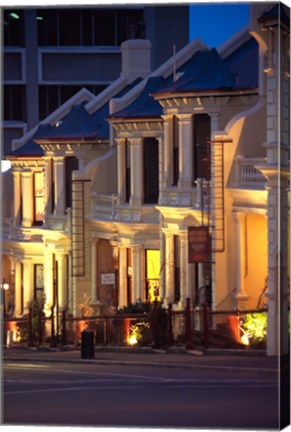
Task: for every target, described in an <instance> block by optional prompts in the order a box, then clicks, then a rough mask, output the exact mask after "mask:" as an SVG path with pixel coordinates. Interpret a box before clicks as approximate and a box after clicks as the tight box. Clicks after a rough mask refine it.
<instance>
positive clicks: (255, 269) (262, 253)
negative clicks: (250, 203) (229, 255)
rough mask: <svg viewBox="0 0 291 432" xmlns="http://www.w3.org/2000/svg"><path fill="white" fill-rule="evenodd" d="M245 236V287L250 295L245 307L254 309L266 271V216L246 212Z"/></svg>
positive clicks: (262, 288)
mask: <svg viewBox="0 0 291 432" xmlns="http://www.w3.org/2000/svg"><path fill="white" fill-rule="evenodd" d="M246 237H247V241H246V244H247V249H246V269H245V275H246V276H245V289H246V292H247V294H248V295H249V296H250V299H249V301H248V303H247V308H248V309H255V308H256V307H257V305H258V301H259V297H260V295H261V294H262V292H263V290H264V288H265V284H266V278H267V273H268V268H267V265H268V238H267V218H266V217H265V216H262V215H253V214H248V215H247V219H246ZM265 300H266V298H265Z"/></svg>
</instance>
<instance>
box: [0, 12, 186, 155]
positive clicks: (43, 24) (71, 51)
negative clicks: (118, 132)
mask: <svg viewBox="0 0 291 432" xmlns="http://www.w3.org/2000/svg"><path fill="white" fill-rule="evenodd" d="M1 13H2V21H1V27H2V30H3V45H4V46H3V58H2V60H3V63H2V64H3V82H4V86H3V95H4V109H3V116H2V117H3V118H2V120H3V121H4V124H3V132H4V134H3V142H2V143H1V148H2V152H3V153H4V154H5V153H6V152H7V151H9V150H11V143H12V141H13V139H17V138H19V137H21V136H22V135H23V134H24V133H25V132H27V131H28V130H30V129H32V128H33V127H34V126H36V125H37V124H38V123H39V121H41V120H43V119H44V118H46V117H47V116H48V115H49V114H51V113H52V112H53V111H55V110H56V109H57V108H58V107H59V106H60V105H62V104H63V103H64V102H65V101H66V100H67V99H69V98H70V97H71V96H73V95H74V94H75V93H76V92H77V91H78V90H80V89H81V88H83V87H85V88H87V89H88V90H89V91H90V92H92V93H93V94H95V95H97V94H98V93H100V92H101V91H102V90H104V88H106V87H107V86H108V85H109V84H111V83H112V82H113V81H114V80H115V79H116V78H118V76H119V74H120V70H121V50H120V45H121V43H122V42H124V41H125V40H126V39H135V38H140V37H141V38H144V37H145V38H147V39H148V40H149V41H150V42H151V43H152V46H153V50H152V54H151V60H152V68H153V69H155V68H156V67H158V66H159V65H160V64H161V63H163V62H164V61H165V60H166V59H167V58H168V57H170V56H171V55H172V52H173V45H175V46H176V49H180V48H182V47H183V46H185V45H186V44H187V43H188V41H189V23H188V6H187V5H183V6H175V5H173V6H171V5H166V6H150V5H149V6H142V5H141V6H139V5H127V6H124V7H122V6H120V7H119V6H114V7H113V6H112V7H104V6H103V7H94V8H92V7H89V6H86V7H78V8H73V7H63V8H57V9H56V8H51V7H39V8H38V9H36V8H32V7H26V8H20V7H19V8H9V7H5V8H2V9H1ZM164 34H167V37H166V38H165V37H163V35H164Z"/></svg>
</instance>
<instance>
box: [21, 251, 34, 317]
mask: <svg viewBox="0 0 291 432" xmlns="http://www.w3.org/2000/svg"><path fill="white" fill-rule="evenodd" d="M23 264H24V272H23V273H24V274H23V307H24V311H25V312H28V307H29V304H30V303H31V302H32V301H33V288H34V283H33V263H32V261H31V260H29V259H26V260H24V261H23Z"/></svg>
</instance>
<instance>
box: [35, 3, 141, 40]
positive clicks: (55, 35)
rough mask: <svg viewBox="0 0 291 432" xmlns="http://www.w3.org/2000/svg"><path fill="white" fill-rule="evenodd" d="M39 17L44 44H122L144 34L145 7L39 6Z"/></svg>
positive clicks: (39, 30)
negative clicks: (51, 7) (49, 7)
mask: <svg viewBox="0 0 291 432" xmlns="http://www.w3.org/2000/svg"><path fill="white" fill-rule="evenodd" d="M37 17H38V18H37V30H38V43H39V45H41V46H58V45H60V46H73V45H75V46H98V45H101V46H102V45H104V46H110V45H111V46H119V45H120V44H121V43H122V42H123V41H124V40H126V39H128V38H132V37H133V38H141V37H143V34H142V31H143V29H144V20H143V9H142V8H140V9H138V8H135V9H132V10H128V9H126V8H124V9H113V8H112V9H106V8H98V9H97V8H96V9H69V8H66V9H39V10H38V11H37ZM132 29H134V32H132Z"/></svg>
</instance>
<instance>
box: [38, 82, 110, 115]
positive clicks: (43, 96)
mask: <svg viewBox="0 0 291 432" xmlns="http://www.w3.org/2000/svg"><path fill="white" fill-rule="evenodd" d="M82 88H86V89H88V90H89V91H90V92H91V93H93V94H94V95H97V94H98V93H100V92H101V91H103V90H104V89H105V88H106V85H83V86H82V85H64V86H60V85H42V86H39V118H40V120H42V119H44V118H45V117H47V116H48V115H49V114H51V113H52V112H53V111H55V110H56V109H57V108H58V107H59V106H60V105H62V104H63V103H65V102H66V101H67V100H68V99H70V98H71V97H72V96H74V95H75V94H76V93H77V92H78V91H80V90H81V89H82Z"/></svg>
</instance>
